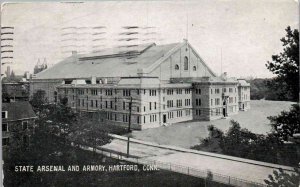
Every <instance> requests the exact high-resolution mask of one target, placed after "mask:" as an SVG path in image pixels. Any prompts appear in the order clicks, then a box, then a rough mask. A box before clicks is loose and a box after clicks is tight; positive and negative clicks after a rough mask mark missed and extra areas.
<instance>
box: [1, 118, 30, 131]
mask: <svg viewBox="0 0 300 187" xmlns="http://www.w3.org/2000/svg"><path fill="white" fill-rule="evenodd" d="M27 129H28V121H22V130H27ZM8 130H9V129H8V124H7V123H2V132H8Z"/></svg>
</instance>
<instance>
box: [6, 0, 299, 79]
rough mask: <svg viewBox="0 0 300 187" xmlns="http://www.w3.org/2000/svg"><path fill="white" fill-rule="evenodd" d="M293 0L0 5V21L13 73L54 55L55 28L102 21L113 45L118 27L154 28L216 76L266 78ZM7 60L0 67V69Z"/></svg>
mask: <svg viewBox="0 0 300 187" xmlns="http://www.w3.org/2000/svg"><path fill="white" fill-rule="evenodd" d="M298 5H299V3H298V2H297V1H295V0H251V1H250V0H198V1H191V0H186V1H101V2H99V1H98V2H92V1H90V2H87V1H86V2H83V3H60V2H51V3H50V2H40V3H6V4H2V9H1V11H2V12H1V26H13V27H14V36H13V37H14V41H13V45H14V53H13V55H14V61H13V64H10V66H11V68H12V69H13V70H14V71H15V72H16V73H17V74H23V73H24V72H25V71H30V72H33V68H34V66H35V64H36V63H37V61H38V58H40V59H41V61H43V59H44V58H46V60H47V63H48V64H50V65H52V64H55V63H57V62H59V61H60V60H61V59H62V52H61V45H62V44H61V32H62V31H61V28H63V27H68V26H77V27H93V26H105V27H106V32H107V35H105V37H106V38H107V40H106V46H107V47H111V46H115V44H116V40H115V38H117V37H118V35H117V33H120V32H121V28H122V27H123V26H140V27H146V26H148V27H155V30H156V32H157V33H158V34H157V37H156V38H155V39H156V41H155V43H156V44H157V45H159V44H167V43H175V42H182V41H183V39H185V38H187V39H188V41H189V43H190V44H191V45H192V46H193V47H194V48H195V49H196V51H197V52H198V54H199V55H200V56H201V57H202V59H204V61H205V62H206V63H207V64H208V65H209V66H210V67H211V69H212V70H213V71H214V72H215V73H217V74H220V73H221V72H227V73H228V75H229V76H231V77H249V76H251V77H258V78H265V77H272V76H274V75H273V74H272V73H271V72H269V70H267V68H266V66H265V64H266V62H267V61H270V60H271V56H272V55H273V54H278V53H279V52H281V51H282V43H281V42H280V38H282V37H283V36H284V35H285V30H284V29H285V28H286V27H287V26H288V25H290V26H291V27H292V28H299V9H298ZM6 66H7V65H4V66H3V67H2V71H3V69H4V70H5V69H6Z"/></svg>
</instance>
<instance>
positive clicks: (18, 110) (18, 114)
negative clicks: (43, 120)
mask: <svg viewBox="0 0 300 187" xmlns="http://www.w3.org/2000/svg"><path fill="white" fill-rule="evenodd" d="M2 111H7V119H6V120H7V121H16V120H22V119H30V118H36V115H35V113H34V111H33V109H32V106H31V105H30V103H29V102H28V101H17V102H11V103H2Z"/></svg>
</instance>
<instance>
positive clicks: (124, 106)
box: [123, 101, 126, 110]
mask: <svg viewBox="0 0 300 187" xmlns="http://www.w3.org/2000/svg"><path fill="white" fill-rule="evenodd" d="M125 109H126V104H125V101H123V110H125Z"/></svg>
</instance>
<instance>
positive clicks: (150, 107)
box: [149, 102, 152, 110]
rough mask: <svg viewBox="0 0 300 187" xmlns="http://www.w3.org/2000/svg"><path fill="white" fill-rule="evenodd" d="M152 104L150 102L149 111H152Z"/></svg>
mask: <svg viewBox="0 0 300 187" xmlns="http://www.w3.org/2000/svg"><path fill="white" fill-rule="evenodd" d="M151 104H152V103H151V102H150V103H149V109H150V110H151V109H152V105H151Z"/></svg>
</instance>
